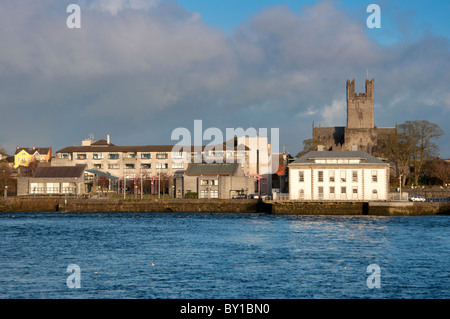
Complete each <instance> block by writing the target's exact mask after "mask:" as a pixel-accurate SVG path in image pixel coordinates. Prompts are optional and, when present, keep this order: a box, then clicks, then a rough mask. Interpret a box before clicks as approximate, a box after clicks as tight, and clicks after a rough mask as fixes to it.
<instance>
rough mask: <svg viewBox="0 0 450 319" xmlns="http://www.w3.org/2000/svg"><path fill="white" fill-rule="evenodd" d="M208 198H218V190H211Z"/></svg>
mask: <svg viewBox="0 0 450 319" xmlns="http://www.w3.org/2000/svg"><path fill="white" fill-rule="evenodd" d="M210 198H219V191H218V190H211V192H210Z"/></svg>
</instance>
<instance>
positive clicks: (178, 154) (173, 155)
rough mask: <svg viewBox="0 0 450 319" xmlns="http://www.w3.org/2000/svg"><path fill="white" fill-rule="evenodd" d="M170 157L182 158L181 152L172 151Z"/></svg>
mask: <svg viewBox="0 0 450 319" xmlns="http://www.w3.org/2000/svg"><path fill="white" fill-rule="evenodd" d="M172 158H175V159H182V158H183V152H172Z"/></svg>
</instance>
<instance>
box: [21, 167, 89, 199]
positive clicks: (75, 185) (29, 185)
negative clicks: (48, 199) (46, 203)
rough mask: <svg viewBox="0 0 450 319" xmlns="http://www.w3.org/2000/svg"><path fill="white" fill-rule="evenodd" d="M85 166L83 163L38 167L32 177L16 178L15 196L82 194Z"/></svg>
mask: <svg viewBox="0 0 450 319" xmlns="http://www.w3.org/2000/svg"><path fill="white" fill-rule="evenodd" d="M85 168H86V167H85V166H84V165H77V166H67V167H52V166H48V167H38V168H37V169H36V172H35V173H34V175H33V176H32V177H18V178H17V196H27V195H78V194H83V193H85V192H86V190H85Z"/></svg>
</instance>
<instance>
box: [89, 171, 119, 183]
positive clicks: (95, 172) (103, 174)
mask: <svg viewBox="0 0 450 319" xmlns="http://www.w3.org/2000/svg"><path fill="white" fill-rule="evenodd" d="M86 172H87V173H91V174H94V175H97V176H105V177H106V178H108V179H112V180H118V179H119V178H118V177H115V176H112V175H111V174H109V173H105V172H101V171H98V170H96V169H88V170H86Z"/></svg>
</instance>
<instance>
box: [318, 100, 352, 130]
mask: <svg viewBox="0 0 450 319" xmlns="http://www.w3.org/2000/svg"><path fill="white" fill-rule="evenodd" d="M321 115H322V118H323V123H321V124H323V126H345V123H346V118H347V104H346V101H345V100H334V101H333V102H332V103H331V105H327V106H325V107H324V108H323V110H322V113H321Z"/></svg>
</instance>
